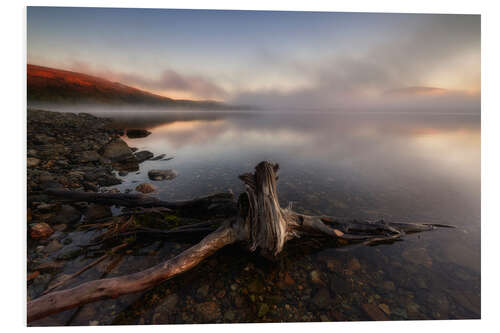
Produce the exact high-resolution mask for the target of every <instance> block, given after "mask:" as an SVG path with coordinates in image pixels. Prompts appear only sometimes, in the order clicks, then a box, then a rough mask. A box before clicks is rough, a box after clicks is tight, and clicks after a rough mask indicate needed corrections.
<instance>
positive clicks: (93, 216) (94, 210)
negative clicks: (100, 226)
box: [85, 204, 112, 221]
mask: <svg viewBox="0 0 500 333" xmlns="http://www.w3.org/2000/svg"><path fill="white" fill-rule="evenodd" d="M111 215H112V214H111V209H110V208H109V207H108V206H103V205H98V204H90V205H89V206H88V208H87V210H86V211H85V220H86V221H94V220H98V219H102V218H105V217H110V216H111Z"/></svg>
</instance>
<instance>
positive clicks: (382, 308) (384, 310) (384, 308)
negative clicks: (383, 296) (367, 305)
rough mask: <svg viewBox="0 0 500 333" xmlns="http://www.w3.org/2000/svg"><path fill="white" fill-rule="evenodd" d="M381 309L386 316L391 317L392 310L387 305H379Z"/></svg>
mask: <svg viewBox="0 0 500 333" xmlns="http://www.w3.org/2000/svg"><path fill="white" fill-rule="evenodd" d="M378 307H379V309H380V310H382V311H383V312H384V313H385V314H386V315H388V316H390V315H391V309H390V308H389V306H388V305H387V304H384V303H381V304H379V305H378Z"/></svg>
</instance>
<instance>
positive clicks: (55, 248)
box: [45, 239, 62, 253]
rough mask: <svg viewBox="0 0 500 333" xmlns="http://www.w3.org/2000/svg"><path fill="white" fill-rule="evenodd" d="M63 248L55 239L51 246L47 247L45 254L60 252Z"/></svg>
mask: <svg viewBox="0 0 500 333" xmlns="http://www.w3.org/2000/svg"><path fill="white" fill-rule="evenodd" d="M61 248H62V244H61V243H60V242H59V241H58V240H57V239H54V240H53V241H52V242H50V243H49V245H47V246H46V247H45V252H47V253H52V252H56V251H58V250H60V249H61Z"/></svg>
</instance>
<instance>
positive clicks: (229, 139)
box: [53, 112, 481, 325]
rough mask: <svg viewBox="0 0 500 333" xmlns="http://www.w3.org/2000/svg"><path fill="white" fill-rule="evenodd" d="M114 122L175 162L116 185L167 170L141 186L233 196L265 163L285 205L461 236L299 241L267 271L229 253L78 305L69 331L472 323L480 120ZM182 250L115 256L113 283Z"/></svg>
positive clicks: (292, 117)
mask: <svg viewBox="0 0 500 333" xmlns="http://www.w3.org/2000/svg"><path fill="white" fill-rule="evenodd" d="M107 116H110V115H109V114H107ZM114 118H116V120H117V122H118V123H119V124H120V125H119V126H123V127H125V128H126V127H135V128H137V127H143V128H147V129H148V130H150V131H151V132H152V134H151V135H150V136H148V137H146V138H141V139H129V138H126V137H124V140H125V141H126V142H127V143H128V144H129V146H131V147H137V148H139V150H149V151H151V152H153V153H154V154H155V155H158V154H166V156H167V157H174V158H173V159H172V160H169V161H146V162H144V163H142V164H141V165H140V170H139V172H138V173H136V172H132V173H130V174H128V175H127V176H124V177H121V178H122V179H123V181H124V182H123V184H121V185H118V186H116V187H117V188H119V189H120V190H122V191H123V190H125V189H130V188H132V189H133V188H135V186H136V185H137V184H139V183H142V182H151V181H150V180H148V178H147V171H148V170H149V169H153V168H154V169H161V168H168V169H174V170H176V171H177V172H178V174H179V176H178V177H177V178H176V179H174V180H172V181H163V182H152V183H154V185H155V186H157V188H158V192H157V193H155V194H154V195H157V196H158V197H160V198H162V199H165V200H182V199H189V198H192V197H195V196H201V195H207V194H210V193H214V192H220V191H226V190H228V189H231V190H232V191H233V192H234V193H235V194H236V195H237V194H239V193H240V192H242V191H243V185H242V183H241V181H239V180H238V178H237V176H238V175H239V174H241V173H243V172H247V171H251V170H253V167H254V166H255V165H256V164H257V163H258V162H260V161H262V160H270V161H273V162H278V163H279V164H280V166H281V169H280V173H279V175H280V178H279V182H278V194H279V198H280V202H281V204H282V206H285V205H288V203H289V202H293V207H294V209H295V210H297V211H302V212H305V213H314V214H326V215H333V216H339V217H352V218H368V219H380V218H384V219H385V220H387V221H402V222H434V223H446V224H453V225H456V226H458V227H459V228H457V229H456V230H450V229H443V230H436V231H433V232H427V233H421V234H418V235H412V236H407V237H405V239H404V241H402V242H397V243H395V244H393V245H383V246H377V247H365V246H359V247H347V248H321V247H318V246H315V245H314V243H313V242H312V243H311V242H306V241H305V240H304V244H305V245H293V244H291V246H288V247H287V249H286V251H285V255H284V256H283V258H280V259H279V260H278V262H276V263H270V262H267V261H265V260H263V259H261V258H259V257H257V256H255V255H252V254H248V253H246V252H243V251H240V250H239V249H237V248H235V247H231V248H229V249H225V250H223V251H221V253H219V254H217V255H216V256H215V257H214V258H212V259H210V260H208V261H207V262H206V263H204V264H202V265H201V266H199V267H198V268H196V269H194V270H193V271H191V272H188V273H186V274H184V275H182V276H181V277H178V278H175V279H173V280H171V281H168V282H166V283H164V284H162V285H161V286H159V287H157V288H154V289H153V290H151V291H148V292H145V293H141V294H138V295H131V296H126V297H124V298H120V299H118V300H109V301H104V302H100V303H98V304H97V305H87V306H85V307H84V308H83V309H80V312H79V313H77V314H76V315H74V316H73V318H72V319H71V321H70V324H83V325H86V324H88V323H89V321H91V320H97V321H98V322H99V323H100V324H112V323H128V324H134V323H145V324H152V323H189V322H203V321H207V319H205V320H204V319H203V318H204V317H203V316H201V317H200V313H202V312H204V311H209V310H210V311H212V312H213V311H215V315H214V316H215V317H214V318H217V319H216V321H221V322H224V321H226V322H255V321H257V322H260V321H320V320H330V321H335V320H366V319H369V316H368V315H367V312H366V310H365V307H366V304H372V305H374V306H377V307H378V308H379V309H388V311H387V314H386V315H387V316H388V317H389V318H391V319H461V318H479V317H480V193H481V192H480V117H479V115H443V114H425V115H422V114H366V113H364V114H321V113H307V114H292V113H280V114H276V113H273V114H266V113H209V112H201V113H196V112H185V113H182V114H179V113H161V114H158V113H148V112H146V113H143V114H142V116H140V117H139V116H124V115H119V116H116V114H115V115H114ZM186 246H188V244H173V243H167V242H155V243H152V245H151V248H147V249H144V253H142V254H141V253H139V254H134V255H131V256H128V257H126V258H125V259H122V261H123V263H122V264H120V265H119V266H118V268H117V269H116V270H115V271H114V272H113V274H111V275H119V274H123V273H126V272H129V271H130V272H133V271H136V270H137V269H139V268H145V267H149V266H151V265H153V264H155V263H157V262H160V261H162V260H164V259H165V257H166V256H170V255H172V254H173V253H178V252H179V251H181V250H182V249H184V248H185V247H186ZM358 262H359V264H360V265H357V263H358ZM84 263H85V261H83V262H82V263H81V265H83V264H84ZM74 270H75V268H73V269H70V270H69V272H72V271H74ZM313 271H316V273H313V274H316V276H319V281H318V279H315V278H312V277H311V272H313ZM86 274H87V273H86ZM96 274H97V273H92V272H89V273H88V274H87V275H85V274H84V275H83V276H82V278H81V279H82V280H88V279H90V278H92V277H95V276H96ZM283 281H286V283H283ZM172 295H174V296H172ZM176 297H177V298H176ZM208 303H215V306H213V304H209V305H207V304H208ZM385 306H386V307H387V308H386V307H385ZM204 307H208V310H206V309H205V308H204ZM92 309H94V310H92ZM96 309H99V311H96ZM85 311H87V312H89V313H91V314H92V315H87V316H85ZM82 313H83V314H82ZM64 316H65V315H59V317H58V316H54V317H53V320H56V321H57V320H58V318H63V317H64ZM68 316H69V315H66V317H64V319H65V320H67V318H68ZM96 318H97V319H96ZM61 321H62V319H61ZM208 321H210V320H208ZM64 322H65V323H68V322H67V321H64Z"/></svg>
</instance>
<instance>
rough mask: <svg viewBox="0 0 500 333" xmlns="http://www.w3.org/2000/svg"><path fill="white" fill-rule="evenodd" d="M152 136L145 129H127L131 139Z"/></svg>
mask: <svg viewBox="0 0 500 333" xmlns="http://www.w3.org/2000/svg"><path fill="white" fill-rule="evenodd" d="M150 134H151V132H149V131H147V130H145V129H138V128H132V129H127V136H128V137H129V138H131V139H137V138H144V137H146V136H148V135H150Z"/></svg>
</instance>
